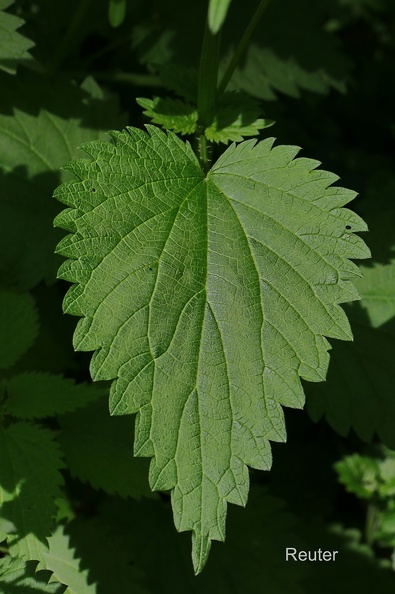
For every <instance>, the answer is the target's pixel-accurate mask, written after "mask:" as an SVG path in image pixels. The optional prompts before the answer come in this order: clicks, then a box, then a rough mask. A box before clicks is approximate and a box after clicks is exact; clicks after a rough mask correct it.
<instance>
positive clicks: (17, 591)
mask: <svg viewBox="0 0 395 594" xmlns="http://www.w3.org/2000/svg"><path fill="white" fill-rule="evenodd" d="M36 566H37V563H35V562H34V561H25V560H24V559H20V558H18V557H16V558H15V557H4V558H3V559H0V577H1V594H35V593H36V594H63V592H64V591H65V589H66V586H64V585H62V584H56V583H48V582H49V580H50V578H51V573H50V572H49V571H37V572H36Z"/></svg>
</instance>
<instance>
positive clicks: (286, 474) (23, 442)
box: [0, 0, 395, 594]
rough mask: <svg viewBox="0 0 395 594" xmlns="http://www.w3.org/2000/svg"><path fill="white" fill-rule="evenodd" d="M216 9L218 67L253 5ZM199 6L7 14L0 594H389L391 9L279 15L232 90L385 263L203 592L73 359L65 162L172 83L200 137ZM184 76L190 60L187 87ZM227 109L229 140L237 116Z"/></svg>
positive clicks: (365, 287)
mask: <svg viewBox="0 0 395 594" xmlns="http://www.w3.org/2000/svg"><path fill="white" fill-rule="evenodd" d="M214 4H216V3H215V2H213V3H212V7H211V8H210V11H211V12H210V19H211V21H210V22H211V25H212V27H213V28H216V27H219V25H220V23H221V22H222V20H223V19H224V18H225V14H226V10H227V9H228V13H227V16H226V20H225V28H224V33H223V56H222V57H223V64H226V60H227V57H228V56H230V55H231V52H232V48H234V45H235V40H237V39H238V38H239V37H240V35H241V32H242V31H243V28H244V26H245V25H246V24H247V23H248V20H249V18H250V15H251V14H252V12H253V9H254V6H255V5H256V3H255V2H254V1H253V0H245V1H244V2H243V3H238V2H237V1H236V0H234V2H233V3H230V4H229V2H223V3H220V2H218V3H217V4H218V6H217V7H215V6H214ZM228 5H229V6H228ZM206 8H207V6H206V3H203V2H202V3H197V2H192V1H188V2H185V1H184V2H181V1H180V0H166V1H164V0H157V1H155V2H142V1H141V2H140V1H134V2H131V1H129V2H125V1H122V0H111V1H110V2H106V1H104V0H101V1H100V2H97V3H94V2H93V0H92V1H91V0H83V1H79V0H71V1H69V2H58V3H53V2H51V1H50V0H40V1H37V2H31V1H29V0H18V2H16V3H13V2H12V1H8V0H3V1H0V85H1V95H0V199H1V233H0V370H1V376H2V387H1V425H0V506H1V511H0V541H1V549H0V550H1V555H2V558H1V559H0V591H1V592H4V593H5V594H11V593H18V594H25V593H26V594H27V593H28V594H30V593H31V592H64V591H66V592H68V593H69V594H70V593H73V594H85V593H92V594H94V593H96V594H106V593H108V592H113V591H114V592H117V593H120V594H122V593H123V592H125V593H130V592H137V593H138V592H144V593H151V594H154V593H159V592H161V593H163V592H167V591H172V592H178V591H180V592H185V591H192V592H203V591H204V592H207V591H209V592H211V591H213V592H214V591H215V592H217V591H218V592H220V593H222V592H223V593H224V594H225V593H232V592H240V591H244V590H245V589H247V588H248V589H249V590H250V591H251V592H260V591H262V589H263V588H266V591H267V592H269V593H270V594H277V593H279V594H280V593H282V592H284V593H287V594H298V593H302V592H303V593H307V594H309V593H310V592H311V593H313V592H314V593H315V592H317V591H320V592H324V593H325V592H326V590H328V591H332V590H333V585H334V584H336V588H337V589H338V591H339V593H340V594H343V593H344V594H346V593H347V592H350V591H359V592H361V593H364V592H366V593H368V592H371V590H372V589H373V588H376V590H379V591H380V593H383V594H386V593H387V592H393V590H394V586H395V577H394V567H395V560H394V549H395V536H394V535H395V507H394V495H395V487H394V484H395V482H394V481H395V462H394V452H393V450H395V430H394V428H395V404H394V403H395V400H394V396H393V394H394V389H393V385H394V381H393V380H394V365H393V362H394V359H395V255H394V246H395V235H394V223H395V206H394V194H395V168H394V155H395V153H394V142H395V119H394V114H393V105H394V100H395V97H394V91H393V89H395V80H393V79H394V78H395V68H394V57H395V38H394V35H395V6H394V3H393V2H392V0H336V1H335V2H332V1H329V0H322V1H320V2H319V3H318V2H315V1H314V0H300V1H299V2H298V3H297V7H296V3H295V2H294V1H292V0H287V1H286V2H281V3H280V2H277V1H276V0H272V3H271V4H270V5H269V7H268V9H267V11H266V12H265V15H264V17H263V18H262V22H261V24H260V25H259V27H258V28H257V30H256V32H255V34H254V38H253V41H252V43H251V44H250V46H249V48H248V50H247V52H246V54H245V55H244V56H243V58H242V60H241V63H240V65H239V67H238V69H237V72H236V74H235V77H234V79H232V83H231V87H230V88H231V90H233V91H238V92H240V91H242V92H246V93H248V94H249V96H243V97H244V98H243V99H240V97H239V96H238V98H239V99H240V100H241V101H246V102H247V103H248V107H249V109H250V112H251V114H252V115H251V121H248V122H247V125H248V126H251V125H252V127H253V130H252V133H255V132H259V130H261V132H260V134H261V137H262V138H265V137H267V136H268V133H267V131H266V130H265V129H263V125H259V126H255V127H254V125H253V122H254V121H255V120H256V117H257V111H256V110H257V109H261V115H263V116H264V117H265V118H270V119H271V120H275V121H276V124H275V126H274V127H272V128H271V129H270V130H269V132H270V136H271V135H275V136H276V137H277V138H278V141H279V142H280V143H281V144H296V145H300V146H303V147H304V149H305V150H304V154H305V155H306V156H309V157H312V158H316V159H318V160H320V161H322V162H324V164H325V168H326V169H329V170H332V171H336V172H337V173H338V174H339V175H340V176H341V180H342V185H344V186H345V187H351V188H354V189H356V190H357V191H359V193H360V197H359V198H358V199H357V200H356V201H355V202H354V203H353V208H354V209H355V210H356V211H357V212H358V213H359V214H361V215H362V216H363V218H364V219H365V220H366V221H367V223H368V226H369V229H370V233H369V237H368V238H366V241H367V242H368V244H369V247H370V248H371V251H372V260H371V261H367V262H364V263H363V264H362V265H361V268H362V270H363V272H364V276H363V278H362V279H361V280H360V281H358V283H357V284H358V289H359V291H360V293H361V295H362V301H361V302H360V303H354V304H352V305H348V306H345V309H346V310H347V313H348V315H349V318H350V320H351V325H352V330H353V334H354V342H353V343H342V342H340V341H332V342H333V349H332V351H331V359H332V361H331V365H330V368H329V374H328V378H327V381H326V382H325V383H318V384H307V383H306V384H305V390H306V392H307V396H308V398H307V413H306V412H302V411H291V410H287V411H286V412H285V416H286V422H287V427H288V440H287V444H286V445H279V444H277V445H274V446H273V458H274V466H273V469H272V470H271V472H270V473H265V472H256V471H252V472H251V473H250V475H251V493H250V497H249V504H248V506H247V508H246V509H245V510H243V509H240V508H236V509H231V510H230V511H229V520H228V526H227V540H226V543H225V544H217V545H214V547H213V553H212V558H211V559H210V561H209V563H208V565H207V568H206V569H205V571H204V572H203V573H202V575H200V576H198V577H197V578H195V577H194V576H193V571H192V566H191V563H190V552H189V537H188V536H187V535H185V534H181V535H178V534H177V533H176V532H175V530H174V526H173V523H172V517H171V508H170V502H169V497H168V495H167V494H166V493H164V494H160V495H158V494H152V493H151V492H150V490H149V487H148V481H147V475H148V464H147V460H145V459H138V458H133V457H132V443H133V419H132V418H131V417H128V416H126V417H121V418H112V417H110V416H109V415H108V413H107V410H108V407H107V406H108V405H107V401H108V387H107V385H105V384H100V383H99V384H97V385H92V384H91V383H89V376H88V373H87V370H88V364H89V357H88V356H86V355H85V354H81V353H74V352H73V349H72V346H71V344H72V341H71V337H72V332H73V329H74V325H75V321H74V320H73V319H72V318H69V317H67V316H63V314H62V309H61V303H62V299H63V296H64V293H65V290H66V287H65V286H64V284H63V283H62V282H61V281H55V277H56V270H57V268H58V266H59V258H58V257H57V256H55V255H54V249H55V245H56V244H57V242H58V241H59V240H60V239H61V237H62V232H60V231H59V230H58V229H54V228H53V225H52V221H53V219H54V217H55V216H56V215H57V214H58V212H59V211H60V209H61V206H60V205H59V204H58V203H57V202H56V201H55V200H54V199H53V198H52V194H53V191H54V189H55V187H56V186H57V185H59V183H60V182H61V181H64V180H66V179H68V178H67V175H68V174H67V172H64V171H63V172H60V167H61V166H62V165H63V164H64V163H66V162H67V161H69V160H70V159H71V158H73V157H80V156H81V153H80V152H79V151H78V147H79V146H80V145H81V144H82V143H83V142H86V141H91V140H96V139H105V138H106V131H107V130H111V129H121V128H122V127H123V126H124V125H125V124H128V125H133V126H136V127H142V125H143V124H144V123H146V122H147V121H148V120H147V119H146V118H145V117H144V116H143V114H142V109H141V106H142V107H143V108H144V110H145V111H146V112H147V113H148V114H149V113H150V110H151V109H152V107H153V104H152V102H151V103H147V101H151V100H147V99H141V98H146V97H156V99H154V100H153V101H154V103H155V106H154V107H155V108H156V107H157V105H158V103H159V105H161V106H162V107H163V106H164V107H165V108H166V103H164V102H165V101H168V99H167V100H165V99H164V97H168V94H169V91H168V90H167V89H170V90H171V91H172V92H173V93H174V95H172V96H171V100H172V101H177V102H179V103H180V105H181V107H180V118H181V120H179V121H178V122H176V125H178V130H179V131H180V132H182V133H185V134H187V133H189V132H190V131H192V130H193V129H194V128H193V125H194V117H195V116H194V106H193V104H192V100H191V97H192V98H193V96H194V87H193V85H194V76H193V70H191V69H193V68H194V67H196V66H197V61H198V54H199V51H200V46H201V35H202V30H203V23H204V18H205V11H206ZM198 24H200V26H198ZM175 63H179V64H182V65H184V66H185V70H184V71H183V75H182V77H180V76H178V75H177V74H175V73H174V69H172V66H173V65H174V64H175ZM222 68H224V66H222ZM191 73H192V74H191ZM232 96H233V95H232V94H231V95H230V97H232ZM136 98H140V100H139V104H140V105H138V104H137V102H136ZM227 101H228V102H227V104H226V105H225V107H224V109H225V108H226V118H228V120H229V122H230V124H232V123H233V122H234V121H235V119H237V116H238V113H237V109H236V111H235V105H236V107H237V105H238V103H237V102H234V101H233V99H232V98H229V99H228V100H227ZM161 102H162V103H161ZM259 102H260V103H259ZM188 105H189V107H188ZM185 106H186V107H185ZM257 106H258V107H257ZM156 111H158V110H156ZM159 111H160V110H159ZM163 112H164V115H165V116H166V109H162V113H163ZM258 115H259V113H258ZM221 117H224V116H223V115H222V116H221ZM182 118H183V119H182ZM262 121H263V120H262ZM158 123H159V124H160V123H161V122H160V121H158ZM188 126H189V128H188ZM210 133H211V134H214V135H215V133H216V131H215V129H214V130H212V131H211V132H210ZM244 133H246V134H248V132H244ZM192 138H193V137H192ZM230 138H231V139H232V137H230ZM235 139H236V140H238V138H235ZM213 140H216V141H217V142H221V141H223V139H222V140H221V138H219V137H215V138H214V137H213ZM225 141H226V139H225ZM220 150H221V149H220V146H218V147H216V148H215V154H219V153H220ZM286 546H295V547H298V548H305V549H314V548H319V547H320V548H327V549H330V550H339V551H340V554H339V562H338V563H333V564H311V563H310V564H301V563H292V562H289V563H285V560H284V558H285V555H284V550H285V547H286ZM153 568H154V570H153Z"/></svg>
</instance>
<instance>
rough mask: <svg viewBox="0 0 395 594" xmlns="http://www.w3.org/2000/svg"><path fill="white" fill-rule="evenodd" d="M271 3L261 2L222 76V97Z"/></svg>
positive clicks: (220, 85) (219, 91) (220, 86)
mask: <svg viewBox="0 0 395 594" xmlns="http://www.w3.org/2000/svg"><path fill="white" fill-rule="evenodd" d="M269 2H270V0H261V1H260V3H259V6H258V8H257V9H256V11H255V13H254V15H253V17H252V19H251V21H250V23H249V25H248V27H247V28H246V30H245V31H244V34H243V36H242V38H241V39H240V41H239V45H238V46H237V47H236V50H235V53H234V54H233V57H232V59H231V61H230V62H229V64H228V65H227V67H226V70H225V72H224V74H223V76H222V79H221V82H220V83H219V86H218V95H222V93H224V91H225V90H226V87H227V86H228V84H229V81H230V79H231V78H232V75H233V73H234V71H235V69H236V66H237V64H238V63H239V61H240V58H241V56H242V55H243V53H244V51H245V50H246V48H247V46H248V44H249V42H250V38H251V35H252V34H253V32H254V29H255V27H256V26H257V24H258V22H259V20H260V18H261V16H262V14H263V12H264V10H265V8H266V7H267V5H268V4H269Z"/></svg>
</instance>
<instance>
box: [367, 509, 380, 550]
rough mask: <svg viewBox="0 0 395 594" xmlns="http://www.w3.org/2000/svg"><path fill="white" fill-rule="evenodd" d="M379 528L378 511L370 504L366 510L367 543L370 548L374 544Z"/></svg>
mask: <svg viewBox="0 0 395 594" xmlns="http://www.w3.org/2000/svg"><path fill="white" fill-rule="evenodd" d="M376 528H377V509H376V506H375V505H374V503H372V502H370V503H369V504H368V508H367V510H366V521H365V541H366V542H367V544H368V545H369V546H371V545H372V544H373V542H374V538H375V534H376Z"/></svg>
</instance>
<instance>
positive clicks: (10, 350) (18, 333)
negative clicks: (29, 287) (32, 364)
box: [0, 291, 38, 369]
mask: <svg viewBox="0 0 395 594" xmlns="http://www.w3.org/2000/svg"><path fill="white" fill-rule="evenodd" d="M37 334H38V321H37V311H36V307H35V304H34V301H33V299H32V297H30V295H28V294H26V293H21V294H18V293H11V292H10V291H0V369H7V368H8V367H11V366H12V365H14V363H16V362H17V361H18V359H20V357H21V356H22V355H23V354H24V353H25V352H26V351H27V350H28V348H29V347H30V346H31V345H32V344H33V343H34V341H35V339H36V337H37Z"/></svg>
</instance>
